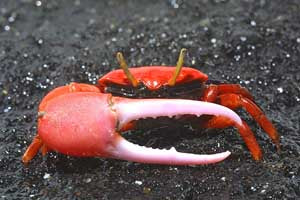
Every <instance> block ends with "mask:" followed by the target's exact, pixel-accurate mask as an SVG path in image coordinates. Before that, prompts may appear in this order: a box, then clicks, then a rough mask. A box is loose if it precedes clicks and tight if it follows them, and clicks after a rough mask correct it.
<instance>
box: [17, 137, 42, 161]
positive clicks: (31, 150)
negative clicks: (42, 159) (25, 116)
mask: <svg viewBox="0 0 300 200" xmlns="http://www.w3.org/2000/svg"><path fill="white" fill-rule="evenodd" d="M42 146H43V142H42V140H41V138H40V137H39V135H36V136H35V137H34V139H33V141H32V142H31V144H30V145H29V147H28V148H27V150H26V151H25V153H24V154H23V157H22V161H23V163H28V162H29V161H30V160H31V159H32V158H33V157H34V156H35V155H36V154H37V153H38V151H39V150H40V148H41V147H42Z"/></svg>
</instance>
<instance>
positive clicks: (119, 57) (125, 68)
mask: <svg viewBox="0 0 300 200" xmlns="http://www.w3.org/2000/svg"><path fill="white" fill-rule="evenodd" d="M117 60H118V62H119V64H120V67H121V68H122V69H123V71H124V73H125V75H126V77H127V78H128V80H129V81H130V82H131V84H132V85H133V87H137V86H138V84H139V82H138V81H137V80H136V78H134V76H133V75H132V73H131V72H130V71H129V69H128V65H127V63H126V61H125V59H124V57H123V54H122V53H121V52H118V53H117Z"/></svg>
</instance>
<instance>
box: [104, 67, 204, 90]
mask: <svg viewBox="0 0 300 200" xmlns="http://www.w3.org/2000/svg"><path fill="white" fill-rule="evenodd" d="M174 71H175V67H171V66H169V67H168V66H144V67H136V68H135V67H132V68H130V72H131V73H132V75H133V76H134V77H135V78H136V79H137V81H138V82H140V83H142V84H144V85H145V86H146V87H147V88H148V89H149V90H150V91H155V90H158V89H160V88H161V87H162V86H168V81H169V80H170V79H171V77H172V75H173V73H174ZM207 79H208V76H207V75H206V74H204V73H202V72H200V71H198V70H196V69H193V68H189V67H183V68H182V69H181V72H180V74H179V76H178V77H177V79H176V85H179V84H181V83H189V82H193V81H199V83H203V82H205V81H207ZM98 84H99V87H100V88H101V91H102V92H104V91H105V88H106V87H107V85H110V84H114V85H119V86H125V87H126V86H130V85H131V84H130V81H129V80H128V78H127V77H126V75H125V74H124V72H123V70H122V69H118V70H114V71H111V72H109V73H108V74H106V75H105V76H103V77H102V78H100V79H99V81H98Z"/></svg>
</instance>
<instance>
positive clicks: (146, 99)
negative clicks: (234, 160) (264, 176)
mask: <svg viewBox="0 0 300 200" xmlns="http://www.w3.org/2000/svg"><path fill="white" fill-rule="evenodd" d="M185 52H186V49H182V50H181V53H180V55H179V58H178V62H177V66H176V67H166V66H144V67H138V68H130V70H129V69H128V67H127V64H126V62H125V60H124V58H123V56H122V54H121V53H118V54H117V59H118V61H119V63H120V66H121V68H122V69H123V70H121V69H119V70H114V71H112V72H110V73H108V74H106V75H105V76H103V77H102V78H101V79H99V81H98V86H93V85H88V84H81V83H71V84H69V85H67V86H62V87H58V88H56V89H54V90H52V91H51V92H49V93H48V94H47V95H46V96H45V97H44V98H43V100H42V102H41V103H40V105H39V112H38V131H37V132H38V133H37V135H36V136H35V138H34V140H33V142H32V143H31V144H30V146H29V147H28V149H27V150H26V152H25V153H24V155H23V158H22V160H23V162H24V163H28V162H29V161H30V160H31V159H32V158H33V157H34V156H35V155H36V154H37V152H38V151H39V150H40V149H41V152H42V154H43V155H45V154H46V153H47V152H48V151H50V150H53V151H57V152H61V153H64V154H67V155H73V156H98V157H104V158H116V159H123V160H129V161H135V162H142V163H157V164H173V165H186V164H208V163H215V162H219V161H221V160H223V159H225V158H226V157H228V156H229V155H230V152H228V151H227V152H223V153H218V154H213V155H196V154H189V153H180V152H177V151H176V150H175V149H174V148H171V149H170V150H165V149H152V148H148V147H142V146H139V145H136V144H133V143H130V142H129V141H127V140H126V139H124V138H123V137H122V136H120V134H119V132H122V131H125V130H129V129H132V128H134V127H135V125H136V123H138V122H139V120H138V119H142V118H156V117H160V118H159V119H161V117H163V116H164V117H174V116H176V119H178V120H183V121H184V120H185V121H189V120H191V121H194V122H196V123H197V124H198V126H199V127H201V128H226V127H229V126H234V127H236V128H237V130H238V132H239V133H240V135H241V137H242V138H243V140H244V141H245V143H246V145H247V147H248V149H249V150H250V152H251V154H252V157H253V158H254V159H255V160H260V159H261V158H262V152H261V149H260V147H259V145H258V143H257V141H256V139H255V136H254V134H253V133H252V131H251V129H250V128H249V126H248V125H247V124H246V123H245V122H244V121H242V120H241V119H240V117H239V116H238V115H237V114H236V113H235V112H234V111H232V110H235V109H238V108H244V109H245V110H246V111H247V112H248V113H249V114H250V115H251V116H252V117H253V118H254V120H255V121H257V122H258V124H259V125H260V126H261V127H262V128H263V129H264V130H265V132H266V133H267V134H268V135H269V137H270V138H271V139H272V141H273V142H274V143H275V144H276V146H277V148H279V136H278V134H277V131H276V129H275V128H274V126H273V125H272V123H271V122H270V121H269V120H268V119H267V117H266V116H265V114H264V113H263V112H262V111H261V109H260V108H259V107H258V106H257V105H256V104H255V103H254V102H253V97H252V96H251V94H250V93H249V92H248V91H247V90H246V89H245V88H243V87H241V86H240V85H237V84H220V83H217V84H213V83H209V81H208V77H207V75H206V74H204V73H202V72H200V71H198V70H196V69H192V68H188V67H182V64H183V58H184V55H185ZM153 97H156V99H155V98H153ZM183 98H184V99H183ZM178 115H179V116H182V117H177V116H178Z"/></svg>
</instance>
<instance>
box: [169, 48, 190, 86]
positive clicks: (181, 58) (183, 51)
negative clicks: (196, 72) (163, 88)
mask: <svg viewBox="0 0 300 200" xmlns="http://www.w3.org/2000/svg"><path fill="white" fill-rule="evenodd" d="M186 51H187V50H186V49H185V48H183V49H181V51H180V54H179V57H178V61H177V64H176V69H175V71H174V74H173V76H172V78H171V79H170V80H169V82H168V85H169V86H174V85H175V83H176V79H177V77H178V75H179V73H180V71H181V69H182V65H183V62H184V56H185V54H186Z"/></svg>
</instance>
